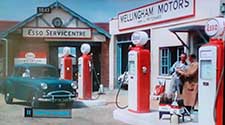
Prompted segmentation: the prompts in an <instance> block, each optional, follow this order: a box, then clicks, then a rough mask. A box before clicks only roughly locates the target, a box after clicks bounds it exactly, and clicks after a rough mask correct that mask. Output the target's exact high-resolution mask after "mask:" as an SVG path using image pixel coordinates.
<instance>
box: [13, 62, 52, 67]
mask: <svg viewBox="0 0 225 125" xmlns="http://www.w3.org/2000/svg"><path fill="white" fill-rule="evenodd" d="M15 67H24V68H30V67H50V68H55V67H54V66H53V65H50V64H38V63H23V64H16V65H15Z"/></svg>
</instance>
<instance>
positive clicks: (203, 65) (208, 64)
mask: <svg viewBox="0 0 225 125" xmlns="http://www.w3.org/2000/svg"><path fill="white" fill-rule="evenodd" d="M205 32H206V34H207V35H209V36H210V37H211V38H210V40H209V43H207V44H205V45H203V46H202V47H200V49H199V76H198V77H199V106H198V107H199V125H223V117H224V114H223V113H224V112H223V110H224V99H223V98H224V35H225V34H224V32H225V19H224V18H214V19H211V20H209V21H208V23H207V24H206V26H205Z"/></svg>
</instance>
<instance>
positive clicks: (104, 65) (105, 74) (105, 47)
mask: <svg viewBox="0 0 225 125" xmlns="http://www.w3.org/2000/svg"><path fill="white" fill-rule="evenodd" d="M101 48H102V50H101V54H102V56H101V61H102V62H101V83H102V84H103V85H104V87H108V86H109V39H107V41H106V42H104V43H102V47H101Z"/></svg>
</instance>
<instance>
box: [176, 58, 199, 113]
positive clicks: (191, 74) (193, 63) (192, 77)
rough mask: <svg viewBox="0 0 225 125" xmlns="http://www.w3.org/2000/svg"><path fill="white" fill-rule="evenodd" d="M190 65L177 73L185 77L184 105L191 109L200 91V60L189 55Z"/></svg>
mask: <svg viewBox="0 0 225 125" xmlns="http://www.w3.org/2000/svg"><path fill="white" fill-rule="evenodd" d="M189 61H190V65H189V66H188V68H187V69H186V70H177V73H178V74H180V75H181V76H182V77H183V78H184V86H183V92H182V95H181V97H182V98H183V99H184V105H185V106H186V108H187V109H188V110H189V111H190V110H191V109H192V108H193V107H194V106H195V104H196V102H197V92H198V62H197V60H196V56H195V55H194V54H191V55H190V56H189Z"/></svg>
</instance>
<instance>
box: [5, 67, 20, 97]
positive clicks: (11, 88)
mask: <svg viewBox="0 0 225 125" xmlns="http://www.w3.org/2000/svg"><path fill="white" fill-rule="evenodd" d="M20 72H21V67H15V68H14V71H13V73H12V75H11V76H9V77H8V78H7V85H6V88H7V92H9V93H11V94H12V95H13V97H15V98H18V97H19V95H18V92H17V86H18V83H19V75H20Z"/></svg>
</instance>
